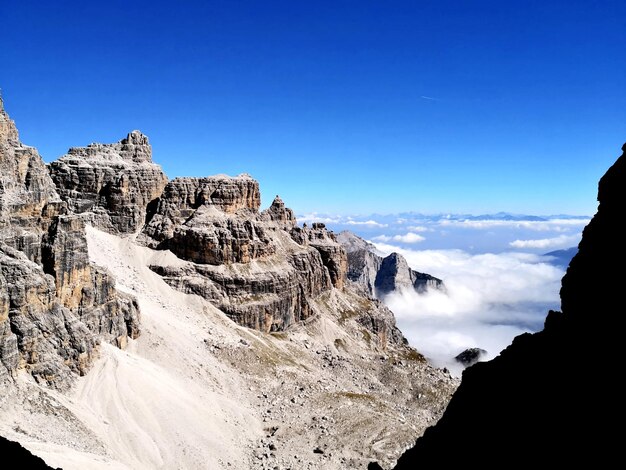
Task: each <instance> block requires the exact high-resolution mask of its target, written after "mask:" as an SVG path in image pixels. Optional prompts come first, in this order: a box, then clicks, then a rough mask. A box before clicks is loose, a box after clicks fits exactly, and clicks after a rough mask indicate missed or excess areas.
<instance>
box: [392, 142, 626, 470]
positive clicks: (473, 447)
mask: <svg viewBox="0 0 626 470" xmlns="http://www.w3.org/2000/svg"><path fill="white" fill-rule="evenodd" d="M622 150H624V151H626V145H625V146H624V147H622ZM598 201H599V202H600V204H599V207H598V212H597V214H596V215H595V216H594V218H593V219H592V220H591V222H590V223H589V225H587V227H586V228H585V229H584V231H583V237H582V240H581V242H580V244H579V246H578V253H577V254H576V256H575V257H574V258H573V259H572V261H571V263H570V265H569V267H568V269H567V273H566V274H565V276H564V277H563V281H562V287H561V307H562V312H554V311H551V312H550V313H549V314H548V316H547V318H546V322H545V327H544V329H543V331H541V332H538V333H535V334H532V335H531V334H524V335H521V336H518V337H517V338H515V340H514V341H513V344H512V345H511V346H509V347H508V348H507V349H506V350H504V351H503V352H502V353H501V354H500V356H498V357H497V358H495V359H493V360H492V361H489V362H481V363H479V364H476V365H474V366H473V367H471V368H469V369H467V370H465V371H464V373H463V380H462V382H461V385H460V387H459V388H458V390H457V392H456V393H455V395H454V396H453V398H452V401H451V402H450V404H449V405H448V408H447V409H446V412H445V414H444V416H443V417H442V418H441V420H440V421H439V422H438V423H437V425H436V426H434V427H432V428H430V429H428V430H427V431H426V433H425V434H424V436H423V437H422V438H420V439H418V440H417V442H416V444H415V447H413V448H412V449H410V450H409V451H407V452H406V453H405V454H404V455H403V456H402V458H400V460H399V461H398V465H397V467H396V468H397V469H408V468H416V466H417V465H418V464H419V465H420V466H421V465H425V466H428V465H430V464H434V463H437V462H441V456H442V455H444V454H443V452H445V450H446V449H454V450H455V452H454V453H452V454H451V453H449V452H448V453H447V454H446V455H447V457H446V463H447V464H450V465H454V464H463V465H464V466H467V465H470V466H471V465H472V464H474V465H480V466H487V467H495V466H502V463H503V461H502V458H503V457H504V458H513V459H514V460H515V463H516V464H520V463H521V464H522V465H531V464H534V465H536V463H537V462H542V463H558V464H559V465H560V466H563V465H568V464H575V463H577V462H581V461H589V462H593V463H594V466H598V467H608V466H610V465H611V464H610V462H612V461H614V460H615V459H616V458H620V457H621V443H620V437H619V436H618V434H616V433H615V432H614V431H613V424H614V423H613V420H614V419H615V417H617V416H621V415H622V413H623V410H624V405H623V400H622V397H621V396H620V394H619V393H615V390H614V389H613V385H612V384H611V383H610V381H609V382H607V379H608V378H609V377H613V376H615V374H616V373H619V370H621V354H620V349H621V345H622V344H623V331H624V326H625V325H624V316H623V315H622V312H623V311H624V299H623V295H622V290H623V285H624V275H623V271H621V270H620V268H619V267H622V266H624V265H625V264H626V248H625V245H624V242H623V237H622V235H621V230H620V227H621V223H622V219H623V217H624V214H625V213H626V155H622V156H621V157H620V158H619V159H618V160H617V162H616V163H615V164H614V165H613V166H612V167H611V168H610V169H609V170H608V171H607V173H606V174H605V175H604V176H603V177H602V179H601V180H600V184H599V190H598ZM611 266H613V267H618V269H613V270H611V271H607V269H608V268H609V267H611ZM599 273H602V274H599ZM583 347H584V349H582V348H583Z"/></svg>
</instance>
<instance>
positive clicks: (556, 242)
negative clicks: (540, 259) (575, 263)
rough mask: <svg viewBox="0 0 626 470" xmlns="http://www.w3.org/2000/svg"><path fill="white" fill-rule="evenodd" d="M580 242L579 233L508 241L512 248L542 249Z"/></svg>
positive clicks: (568, 245) (563, 246) (567, 245)
mask: <svg viewBox="0 0 626 470" xmlns="http://www.w3.org/2000/svg"><path fill="white" fill-rule="evenodd" d="M578 242H580V234H576V235H559V236H558V237H554V238H542V239H539V240H515V241H512V242H511V243H509V245H511V246H512V247H513V248H537V249H542V250H548V249H557V248H568V247H570V246H572V245H577V244H578Z"/></svg>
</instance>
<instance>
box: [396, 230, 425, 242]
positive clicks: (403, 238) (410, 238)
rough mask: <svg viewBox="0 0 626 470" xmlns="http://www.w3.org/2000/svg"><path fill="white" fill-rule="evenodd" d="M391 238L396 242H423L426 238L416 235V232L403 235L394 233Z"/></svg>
mask: <svg viewBox="0 0 626 470" xmlns="http://www.w3.org/2000/svg"><path fill="white" fill-rule="evenodd" d="M393 240H394V241H397V242H402V243H419V242H423V241H424V240H426V238H424V237H422V236H421V235H418V234H417V233H413V232H408V233H405V234H404V235H395V236H394V237H393Z"/></svg>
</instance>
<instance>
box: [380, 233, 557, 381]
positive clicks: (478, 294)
mask: <svg viewBox="0 0 626 470" xmlns="http://www.w3.org/2000/svg"><path fill="white" fill-rule="evenodd" d="M375 245H376V248H377V249H378V250H380V251H381V252H382V253H383V254H388V253H391V252H392V251H396V252H399V253H401V254H402V255H403V256H404V257H405V258H406V259H407V261H408V263H409V265H410V266H411V267H412V268H413V269H416V270H417V271H420V272H426V273H429V274H432V275H434V276H437V277H439V278H441V279H443V280H444V283H445V286H446V290H447V291H446V292H442V291H438V290H429V291H427V292H426V293H425V294H417V293H415V292H414V291H407V292H400V293H394V294H391V295H389V296H387V297H386V298H385V303H386V304H387V305H388V306H389V307H390V308H391V310H392V311H393V312H394V313H395V315H396V318H397V320H398V325H399V327H400V328H401V329H402V331H403V332H404V334H405V335H406V336H407V338H408V339H409V342H410V343H411V344H412V345H413V346H415V347H416V348H417V349H418V350H419V351H421V352H422V353H423V354H425V355H426V356H427V357H428V358H429V359H430V360H431V361H432V362H433V363H434V364H435V365H437V366H439V367H443V366H446V367H448V368H450V369H451V370H452V371H453V372H455V373H459V372H460V370H461V368H460V366H459V365H458V364H455V362H454V360H453V358H454V356H456V355H457V354H458V353H460V352H461V351H462V350H464V349H466V348H469V347H480V348H483V349H486V350H487V351H488V358H492V357H494V356H496V355H497V354H498V353H499V352H500V351H501V350H502V349H503V348H504V347H506V346H507V345H508V344H509V343H510V342H511V340H512V339H513V338H514V337H515V336H516V335H518V334H520V333H523V332H525V331H535V330H537V329H540V328H541V327H542V324H543V320H544V318H545V316H546V313H547V311H548V309H550V308H553V309H558V308H559V304H560V302H559V297H558V293H559V289H560V279H561V277H562V275H563V271H562V270H560V269H559V268H557V267H554V266H552V265H549V264H546V263H542V262H541V257H539V256H537V255H533V254H528V253H501V254H479V255H472V254H469V253H466V252H464V251H462V250H423V251H417V250H410V249H403V248H400V247H397V246H393V245H388V244H385V243H375Z"/></svg>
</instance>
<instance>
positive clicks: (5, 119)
mask: <svg viewBox="0 0 626 470" xmlns="http://www.w3.org/2000/svg"><path fill="white" fill-rule="evenodd" d="M19 140H20V138H19V134H18V132H17V128H16V127H15V123H14V122H13V120H12V119H11V118H10V117H9V115H8V114H7V113H6V111H5V110H4V102H3V101H2V96H0V145H2V144H4V143H9V142H10V143H11V144H12V145H17V143H18V142H19Z"/></svg>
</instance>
